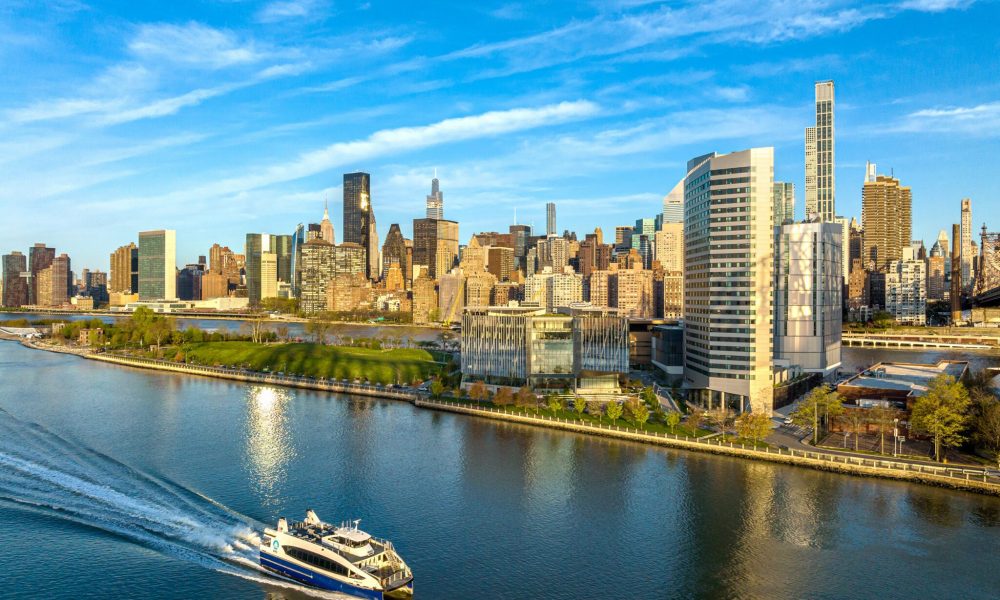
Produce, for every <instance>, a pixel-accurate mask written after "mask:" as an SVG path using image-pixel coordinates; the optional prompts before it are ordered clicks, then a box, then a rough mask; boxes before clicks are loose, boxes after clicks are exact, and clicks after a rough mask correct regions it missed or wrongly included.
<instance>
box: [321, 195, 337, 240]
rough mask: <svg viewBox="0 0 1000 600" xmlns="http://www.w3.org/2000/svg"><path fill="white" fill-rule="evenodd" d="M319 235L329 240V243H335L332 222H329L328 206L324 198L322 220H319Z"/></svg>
mask: <svg viewBox="0 0 1000 600" xmlns="http://www.w3.org/2000/svg"><path fill="white" fill-rule="evenodd" d="M319 231H320V236H321V237H322V238H323V239H324V240H326V241H328V242H330V243H331V244H336V243H337V239H336V236H335V235H334V233H333V223H331V222H330V207H329V206H328V203H327V201H326V200H324V201H323V220H322V221H320V222H319Z"/></svg>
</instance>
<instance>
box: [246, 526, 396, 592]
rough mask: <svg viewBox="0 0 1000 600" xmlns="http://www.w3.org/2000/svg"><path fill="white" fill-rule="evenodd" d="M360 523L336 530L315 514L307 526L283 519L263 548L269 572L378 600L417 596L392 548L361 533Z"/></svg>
mask: <svg viewBox="0 0 1000 600" xmlns="http://www.w3.org/2000/svg"><path fill="white" fill-rule="evenodd" d="M359 523H360V521H352V522H349V523H342V524H340V525H337V526H335V525H330V524H329V523H324V522H323V521H320V520H319V517H317V516H316V513H315V512H314V511H313V510H312V509H309V510H307V511H306V518H305V520H304V521H302V522H301V523H292V524H291V525H289V524H288V521H287V520H286V519H284V518H281V519H278V526H277V528H276V529H271V528H270V527H268V528H267V529H265V530H264V537H263V539H262V541H261V544H260V564H261V566H262V567H264V568H265V569H268V570H270V571H273V572H275V573H278V574H279V575H283V576H284V577H288V578H291V579H294V580H295V581H298V582H301V583H304V584H305V585H308V586H312V587H316V588H320V589H324V590H333V591H336V592H342V593H345V594H350V595H352V596H358V597H361V598H370V599H372V600H383V599H385V598H409V597H412V596H413V572H412V571H410V568H409V567H408V566H407V565H406V563H405V562H404V561H403V559H402V558H400V556H399V554H396V551H395V549H394V548H393V547H392V543H391V542H389V541H388V540H379V539H375V538H373V537H372V536H371V535H369V534H367V533H365V532H364V531H361V530H360V529H358V524H359Z"/></svg>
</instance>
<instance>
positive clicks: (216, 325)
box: [0, 312, 443, 343]
mask: <svg viewBox="0 0 1000 600" xmlns="http://www.w3.org/2000/svg"><path fill="white" fill-rule="evenodd" d="M124 316H127V315H122V316H117V315H110V314H103V315H100V316H97V317H95V316H92V315H75V314H72V313H51V314H48V313H16V312H0V326H2V325H3V322H4V321H12V320H19V319H28V320H29V321H37V320H40V319H62V320H66V321H81V320H87V319H94V318H98V319H101V320H102V321H104V322H105V323H111V322H113V321H115V320H118V319H121V318H123V317H124ZM175 318H176V321H177V327H178V329H187V328H188V327H196V328H198V329H204V330H206V331H230V332H234V333H235V332H239V331H240V328H241V327H242V326H243V323H244V321H241V320H237V319H198V318H192V317H175ZM279 327H286V328H287V329H288V335H289V336H290V337H293V338H295V337H300V338H307V337H309V334H307V333H306V331H305V324H304V323H301V322H294V321H291V322H289V321H279V320H276V321H272V322H269V323H268V325H267V328H268V329H270V330H271V331H275V332H277V329H278V328H279ZM442 331H443V330H442V329H436V328H429V327H407V326H405V325H371V324H367V323H337V324H335V325H332V326H331V328H330V332H329V336H331V338H332V336H339V337H341V338H360V337H371V336H373V335H378V334H382V335H388V336H392V337H395V338H399V339H400V340H401V341H405V340H409V341H410V342H411V343H416V342H433V341H436V340H437V339H438V335H439V334H440V333H441V332H442Z"/></svg>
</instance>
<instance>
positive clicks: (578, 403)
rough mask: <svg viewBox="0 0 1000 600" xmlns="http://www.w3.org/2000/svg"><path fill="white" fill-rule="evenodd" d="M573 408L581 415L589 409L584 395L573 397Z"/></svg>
mask: <svg viewBox="0 0 1000 600" xmlns="http://www.w3.org/2000/svg"><path fill="white" fill-rule="evenodd" d="M573 410H574V411H576V414H578V415H581V416H582V415H583V411H585V410H587V401H586V400H584V399H583V396H577V397H576V398H573Z"/></svg>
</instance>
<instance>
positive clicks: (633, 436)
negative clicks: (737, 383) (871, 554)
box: [414, 399, 1000, 496]
mask: <svg viewBox="0 0 1000 600" xmlns="http://www.w3.org/2000/svg"><path fill="white" fill-rule="evenodd" d="M414 404H416V405H417V406H419V407H421V408H430V409H435V410H442V411H448V412H454V413H459V414H464V415H473V416H477V417H484V418H487V419H495V420H498V421H509V422H514V423H523V424H526V425H534V426H537V427H549V428H552V429H561V430H563V431H572V432H575V433H582V434H586V435H600V436H604V437H612V438H618V439H623V440H630V441H634V442H641V443H645V444H656V445H659V446H668V447H672V448H681V449H684V450H694V451H697V452H711V453H713V454H722V455H726V456H736V457H740V458H748V459H753V460H765V461H768V462H776V463H782V464H787V465H796V466H801V467H808V468H811V469H818V470H821V471H831V472H835V473H845V474H849V475H862V476H866V477H880V478H883V479H897V480H901V481H910V482H915V483H923V484H928V485H934V486H939V487H947V488H952V489H957V490H965V491H970V492H977V493H980V494H989V495H994V496H1000V484H997V483H992V482H987V481H982V480H981V479H973V478H971V477H970V476H969V475H968V474H966V475H965V477H962V476H956V475H948V474H946V473H948V472H949V471H948V469H945V468H943V467H936V466H923V465H914V464H910V463H900V462H895V461H891V460H883V459H878V458H871V459H869V458H855V457H851V456H841V455H836V454H823V453H819V452H802V451H798V450H790V449H789V450H781V449H778V450H773V451H772V450H757V449H753V448H747V447H741V445H740V444H732V443H727V442H722V441H719V440H713V439H704V438H703V439H701V440H699V439H698V438H687V437H684V436H674V435H670V434H665V433H664V434H658V433H647V432H643V431H639V430H637V429H635V428H626V427H616V426H610V425H606V426H597V425H589V424H584V423H580V422H577V421H569V420H563V419H556V418H552V417H547V416H529V415H519V414H514V413H508V412H504V411H501V410H498V409H488V408H476V407H471V406H462V405H459V404H453V403H449V402H439V401H435V400H425V399H418V400H415V401H414Z"/></svg>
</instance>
